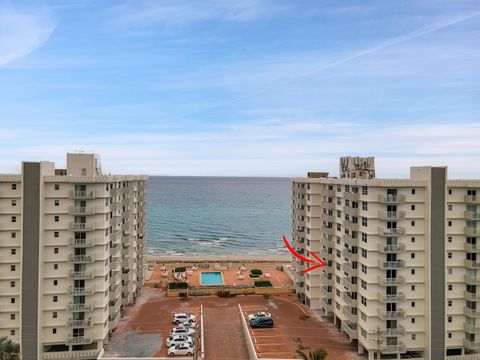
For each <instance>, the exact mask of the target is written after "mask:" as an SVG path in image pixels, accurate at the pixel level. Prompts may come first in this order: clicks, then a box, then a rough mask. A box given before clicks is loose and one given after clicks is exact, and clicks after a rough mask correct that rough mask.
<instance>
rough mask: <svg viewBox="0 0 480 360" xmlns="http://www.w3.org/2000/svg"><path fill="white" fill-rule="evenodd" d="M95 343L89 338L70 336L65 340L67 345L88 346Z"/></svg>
mask: <svg viewBox="0 0 480 360" xmlns="http://www.w3.org/2000/svg"><path fill="white" fill-rule="evenodd" d="M92 342H93V339H92V338H91V337H89V336H69V337H67V339H66V340H65V344H66V345H88V344H91V343H92Z"/></svg>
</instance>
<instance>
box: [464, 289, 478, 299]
mask: <svg viewBox="0 0 480 360" xmlns="http://www.w3.org/2000/svg"><path fill="white" fill-rule="evenodd" d="M463 294H464V296H465V299H466V300H470V301H479V300H480V293H471V292H469V291H466V290H465V291H464V292H463Z"/></svg>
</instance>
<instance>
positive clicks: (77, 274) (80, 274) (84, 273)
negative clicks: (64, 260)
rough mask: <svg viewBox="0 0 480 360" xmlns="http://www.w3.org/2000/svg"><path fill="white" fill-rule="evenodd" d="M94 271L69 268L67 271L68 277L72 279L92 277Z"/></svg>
mask: <svg viewBox="0 0 480 360" xmlns="http://www.w3.org/2000/svg"><path fill="white" fill-rule="evenodd" d="M94 276H95V275H94V273H93V272H92V271H73V270H70V272H69V273H68V278H69V279H72V280H84V279H92V278H93V277H94Z"/></svg>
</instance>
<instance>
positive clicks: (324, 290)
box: [320, 286, 333, 299]
mask: <svg viewBox="0 0 480 360" xmlns="http://www.w3.org/2000/svg"><path fill="white" fill-rule="evenodd" d="M320 292H321V293H322V297H323V298H324V299H325V298H327V299H330V298H332V296H333V292H331V291H328V286H321V287H320Z"/></svg>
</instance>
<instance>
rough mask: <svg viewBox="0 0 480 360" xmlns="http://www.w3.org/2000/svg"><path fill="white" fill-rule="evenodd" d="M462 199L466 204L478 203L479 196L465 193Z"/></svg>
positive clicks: (479, 201)
mask: <svg viewBox="0 0 480 360" xmlns="http://www.w3.org/2000/svg"><path fill="white" fill-rule="evenodd" d="M464 201H465V202H466V203H467V204H480V196H477V195H465V196H464Z"/></svg>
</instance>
